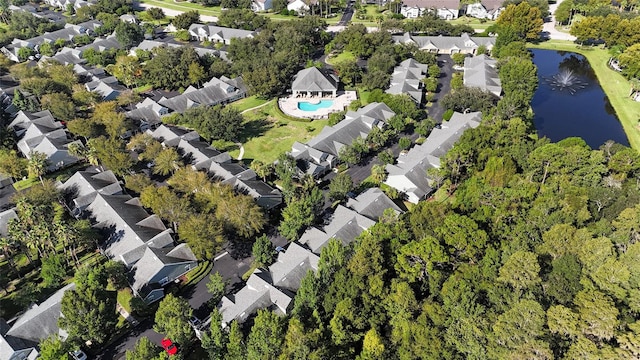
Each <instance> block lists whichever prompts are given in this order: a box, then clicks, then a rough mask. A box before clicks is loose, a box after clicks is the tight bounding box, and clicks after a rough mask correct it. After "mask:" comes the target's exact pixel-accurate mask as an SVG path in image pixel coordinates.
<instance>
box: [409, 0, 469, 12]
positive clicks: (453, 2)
mask: <svg viewBox="0 0 640 360" xmlns="http://www.w3.org/2000/svg"><path fill="white" fill-rule="evenodd" d="M402 5H404V6H409V7H417V8H421V9H453V10H457V9H458V8H460V0H402Z"/></svg>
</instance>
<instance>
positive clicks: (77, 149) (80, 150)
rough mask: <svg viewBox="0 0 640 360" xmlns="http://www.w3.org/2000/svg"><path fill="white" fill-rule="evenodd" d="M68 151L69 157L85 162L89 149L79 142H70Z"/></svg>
mask: <svg viewBox="0 0 640 360" xmlns="http://www.w3.org/2000/svg"><path fill="white" fill-rule="evenodd" d="M67 150H68V151H69V155H71V156H75V157H77V158H78V159H81V160H82V161H87V157H88V155H89V149H87V147H86V146H84V145H83V144H82V143H81V142H80V141H76V142H72V143H71V144H69V146H68V147H67Z"/></svg>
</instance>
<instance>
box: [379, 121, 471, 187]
mask: <svg viewBox="0 0 640 360" xmlns="http://www.w3.org/2000/svg"><path fill="white" fill-rule="evenodd" d="M480 120H481V113H480V112H474V113H468V114H461V113H458V112H456V113H454V114H453V116H452V117H451V119H450V120H449V121H447V122H445V123H443V124H442V127H441V128H440V129H433V130H432V131H431V134H429V136H428V137H427V139H426V140H425V142H424V143H423V144H422V145H418V146H414V147H413V148H412V149H411V150H409V152H408V153H407V154H406V155H404V156H400V157H399V158H398V163H397V164H395V165H391V164H390V165H387V166H386V170H387V173H389V176H388V177H387V180H386V181H385V184H387V185H389V186H391V187H393V188H395V189H397V190H399V191H401V192H405V193H412V194H414V195H415V197H416V198H417V199H421V198H423V197H424V196H425V195H427V194H429V193H430V192H431V191H432V189H431V186H430V185H429V179H428V177H427V170H428V169H429V168H432V167H439V166H440V158H441V157H442V156H444V155H445V154H446V153H447V151H449V150H450V149H451V148H452V147H453V146H454V144H455V143H456V141H458V139H459V138H460V136H462V134H463V133H464V131H465V130H466V129H469V128H475V127H477V126H478V125H480ZM396 177H402V178H404V179H405V180H406V181H404V182H402V185H399V184H398V183H396V182H395V178H396Z"/></svg>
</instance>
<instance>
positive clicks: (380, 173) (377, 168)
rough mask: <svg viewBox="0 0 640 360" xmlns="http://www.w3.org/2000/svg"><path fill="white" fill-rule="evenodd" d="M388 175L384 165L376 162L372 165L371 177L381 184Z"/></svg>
mask: <svg viewBox="0 0 640 360" xmlns="http://www.w3.org/2000/svg"><path fill="white" fill-rule="evenodd" d="M386 177H387V172H386V170H385V169H384V165H379V164H376V165H373V166H372V167H371V178H372V179H373V181H375V182H376V183H377V184H380V183H381V182H383V181H384V179H385V178H386Z"/></svg>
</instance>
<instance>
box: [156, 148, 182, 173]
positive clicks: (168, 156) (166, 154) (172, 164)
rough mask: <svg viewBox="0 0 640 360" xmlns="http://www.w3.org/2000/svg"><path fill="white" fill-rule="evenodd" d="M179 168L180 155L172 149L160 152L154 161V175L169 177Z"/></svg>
mask: <svg viewBox="0 0 640 360" xmlns="http://www.w3.org/2000/svg"><path fill="white" fill-rule="evenodd" d="M179 168H180V155H179V154H178V152H177V151H176V150H175V149H174V148H168V149H164V150H162V151H161V152H160V153H159V154H158V156H157V157H156V160H155V166H154V168H153V173H154V174H159V175H163V176H165V175H169V174H171V173H173V172H174V171H176V170H178V169H179Z"/></svg>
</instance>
